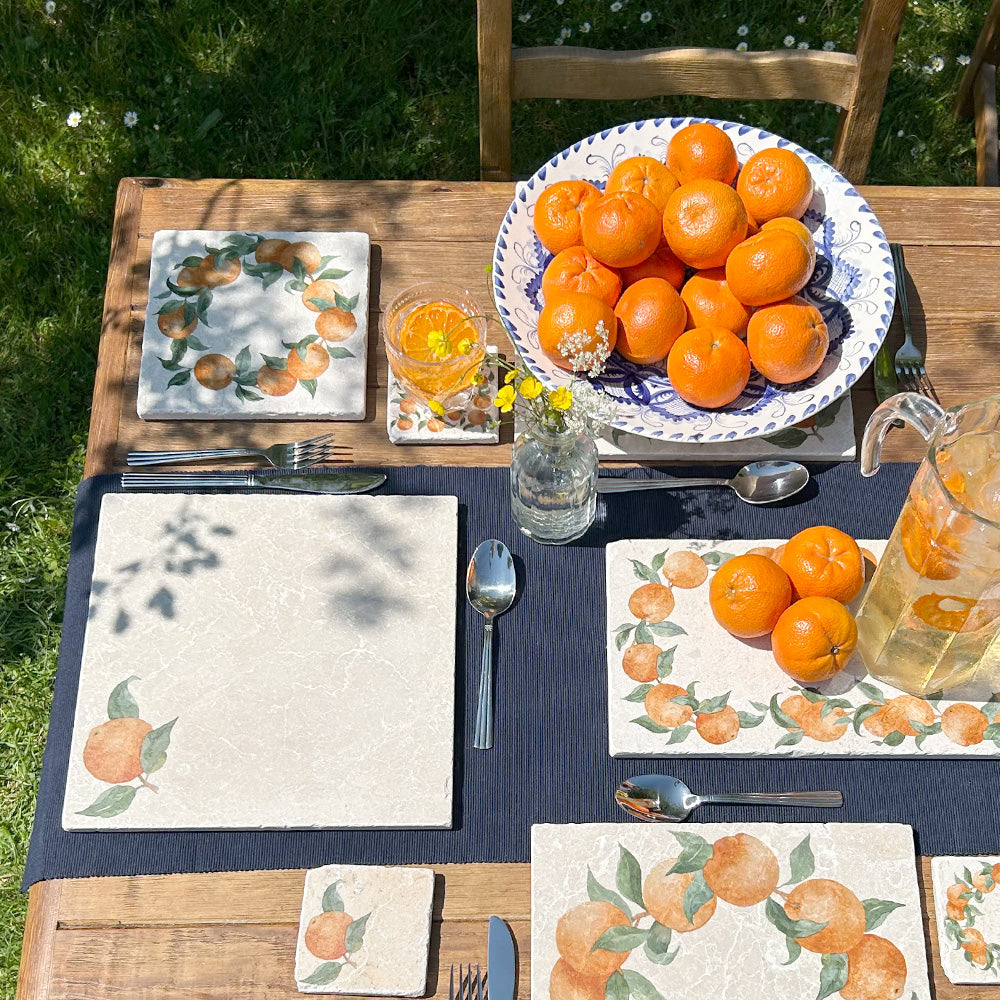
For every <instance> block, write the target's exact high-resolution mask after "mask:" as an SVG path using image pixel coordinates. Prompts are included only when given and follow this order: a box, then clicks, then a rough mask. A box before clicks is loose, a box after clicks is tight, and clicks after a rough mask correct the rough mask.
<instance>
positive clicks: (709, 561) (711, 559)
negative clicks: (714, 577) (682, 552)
mask: <svg viewBox="0 0 1000 1000" xmlns="http://www.w3.org/2000/svg"><path fill="white" fill-rule="evenodd" d="M733 555H734V553H732V552H720V551H719V550H718V549H716V550H715V551H713V552H706V553H705V554H704V555H703V556H702V557H701V558H702V559H704V560H705V565H706V566H708V568H709V569H718V568H719V567H720V566H721V565H722V564H723V563H724V562H729V560H730V559H732V558H733Z"/></svg>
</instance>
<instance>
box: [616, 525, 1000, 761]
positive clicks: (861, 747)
mask: <svg viewBox="0 0 1000 1000" xmlns="http://www.w3.org/2000/svg"><path fill="white" fill-rule="evenodd" d="M784 541H785V539H764V540H757V541H754V540H741V539H729V540H726V541H709V540H705V539H681V540H678V539H672V540H670V539H663V540H656V539H643V540H626V541H620V542H612V543H611V544H609V545H608V547H607V552H606V569H607V604H608V619H607V627H608V632H607V652H608V737H609V746H610V751H611V753H612V755H614V756H651V757H666V756H679V755H687V756H705V755H711V756H716V755H719V756H748V755H749V756H789V755H791V756H838V757H855V756H859V757H863V756H882V755H892V756H897V757H899V756H919V757H959V756H975V757H994V756H996V754H997V750H998V747H1000V725H996V724H995V723H996V715H997V708H998V703H997V701H996V700H991V701H988V702H986V703H985V704H984V703H983V702H982V701H981V700H978V701H974V700H973V699H972V698H971V697H969V698H964V697H963V693H962V692H961V691H960V690H956V691H953V692H949V696H948V698H941V697H940V696H929V697H927V698H917V697H915V696H913V695H908V694H904V693H903V692H902V691H899V690H897V689H896V688H893V687H892V686H890V685H889V684H886V683H884V682H883V681H878V680H875V679H874V678H872V677H870V676H869V675H868V672H867V671H866V669H865V666H864V663H863V661H862V659H861V656H860V654H858V653H855V654H854V656H853V657H852V658H851V660H850V662H849V663H848V665H847V666H846V667H845V668H844V670H843V671H842V672H841V673H839V674H837V676H836V677H833V678H831V679H830V680H828V681H825V682H823V683H821V684H813V685H810V686H809V688H803V687H802V686H801V685H799V684H797V683H796V682H795V681H793V680H792V679H791V678H790V677H788V676H787V675H786V674H785V673H783V672H782V671H781V669H780V668H779V667H778V666H777V664H776V663H775V662H774V658H773V656H772V654H771V645H770V637H769V636H764V637H762V638H760V639H737V638H736V637H735V636H732V635H730V634H729V633H728V632H727V631H726V630H725V629H724V628H723V627H722V626H721V625H720V624H719V623H718V622H717V621H716V620H715V617H714V616H713V614H712V610H711V607H710V605H709V599H708V591H709V586H710V579H711V575H712V573H714V572H715V570H717V569H718V568H719V566H721V565H722V564H723V563H724V562H725V561H726V560H727V559H728V558H730V557H731V556H734V555H740V554H742V553H744V552H747V551H749V550H750V549H756V548H764V549H765V550H767V549H773V548H775V547H776V546H778V545H780V544H782V543H783V542H784ZM858 542H859V544H860V545H861V546H862V548H864V549H868V550H869V551H870V552H871V553H872V555H873V557H874V558H879V557H880V556H881V555H882V552H883V551H884V549H885V545H886V543H885V541H884V540H867V541H866V540H862V539H859V540H858ZM765 554H766V551H765ZM642 587H646V588H647V591H646V592H645V593H646V594H647V595H650V594H651V595H652V596H653V598H655V605H654V604H650V601H649V600H647V601H645V602H644V603H643V604H640V603H638V602H635V603H634V607H635V608H637V609H638V610H639V611H641V612H642V613H643V614H645V615H646V616H647V617H646V618H640V617H638V616H637V615H636V614H635V613H633V610H632V608H630V601H631V600H632V598H633V595H635V594H636V592H637V591H638V590H639V588H642ZM649 588H653V589H652V590H650V589H649ZM863 594H864V592H863V591H862V594H861V595H859V596H858V597H857V598H855V600H854V601H853V602H852V604H851V605H850V607H851V609H852V610H854V611H856V609H857V607H858V605H859V604H860V602H861V599H862V596H863ZM644 605H650V606H649V607H646V606H644ZM634 644H643V645H644V646H645V650H646V651H647V652H648V650H649V649H650V648H652V649H653V651H654V652H656V658H655V670H653V669H650V670H644V669H643V668H641V667H639V666H638V665H636V664H630V663H629V660H630V658H631V657H635V656H636V655H637V654H636V653H630V652H629V650H630V647H632V646H633V645H634ZM661 654H662V655H661ZM651 662H652V661H651ZM637 678H638V679H637ZM661 685H666V686H668V687H669V688H670V689H671V690H672V692H673V694H672V696H671V697H670V698H669V699H668V701H669V702H670V703H671V707H670V708H669V711H666V710H665V709H664V708H663V707H662V705H661V706H660V707H658V708H656V709H654V710H653V712H652V714H653V716H656V719H658V720H659V721H656V719H654V718H652V717H651V714H650V704H651V701H650V700H649V695H650V692H651V691H652V689H653V688H654V687H659V686H661ZM658 700H662V696H660V697H659V699H658V698H657V696H656V695H654V696H653V699H652V702H653V703H655V702H657V701H658ZM959 705H960V706H962V707H961V708H955V707H954V706H959Z"/></svg>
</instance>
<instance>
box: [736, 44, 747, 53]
mask: <svg viewBox="0 0 1000 1000" xmlns="http://www.w3.org/2000/svg"><path fill="white" fill-rule="evenodd" d="M748 48H749V46H748V45H747V43H746V42H740V43H739V45H737V46H736V51H737V52H746V50H747V49H748Z"/></svg>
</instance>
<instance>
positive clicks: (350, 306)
mask: <svg viewBox="0 0 1000 1000" xmlns="http://www.w3.org/2000/svg"><path fill="white" fill-rule="evenodd" d="M333 297H334V301H335V302H336V303H337V308H338V309H343V310H344V312H354V308H355V306H356V305H357V304H358V296H357V295H352V296H351V297H350V298H349V299H348V298H345V297H344V296H343V295H341V294H340V293H339V292H334V293H333Z"/></svg>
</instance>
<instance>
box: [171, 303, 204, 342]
mask: <svg viewBox="0 0 1000 1000" xmlns="http://www.w3.org/2000/svg"><path fill="white" fill-rule="evenodd" d="M197 318H198V306H197V304H196V303H195V302H193V301H192V300H191V299H188V300H187V302H185V303H184V325H185V326H190V325H191V324H192V323H193V322H194V321H195V320H196V319H197ZM203 322H204V323H205V326H208V320H203ZM190 336H191V334H188V337H190ZM178 339H180V340H183V339H184V338H183V337H180V338H178Z"/></svg>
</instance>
